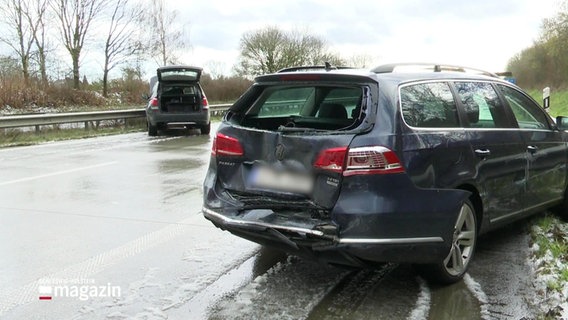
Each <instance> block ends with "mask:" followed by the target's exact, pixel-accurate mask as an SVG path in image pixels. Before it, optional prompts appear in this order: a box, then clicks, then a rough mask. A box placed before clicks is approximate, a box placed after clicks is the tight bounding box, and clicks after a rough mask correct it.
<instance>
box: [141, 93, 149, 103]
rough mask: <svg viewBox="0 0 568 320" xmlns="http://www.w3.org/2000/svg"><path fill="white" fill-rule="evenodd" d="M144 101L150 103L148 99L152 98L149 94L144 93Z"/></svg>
mask: <svg viewBox="0 0 568 320" xmlns="http://www.w3.org/2000/svg"><path fill="white" fill-rule="evenodd" d="M142 99H144V100H146V101H148V99H150V96H149V95H148V94H147V93H143V94H142Z"/></svg>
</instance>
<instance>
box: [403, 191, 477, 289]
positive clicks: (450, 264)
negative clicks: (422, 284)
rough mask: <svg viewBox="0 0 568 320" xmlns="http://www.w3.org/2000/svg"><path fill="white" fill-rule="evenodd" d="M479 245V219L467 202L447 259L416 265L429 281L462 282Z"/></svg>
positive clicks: (440, 282)
mask: <svg viewBox="0 0 568 320" xmlns="http://www.w3.org/2000/svg"><path fill="white" fill-rule="evenodd" d="M476 245H477V219H476V213H475V208H474V207H473V205H472V204H471V202H470V201H469V200H466V201H465V202H464V203H463V205H462V207H461V209H460V213H459V214H458V218H457V219H456V223H455V225H454V232H453V239H452V247H451V248H450V252H449V253H448V255H447V256H446V258H445V259H444V260H442V261H440V262H438V263H435V264H425V265H415V266H414V267H415V269H416V270H417V272H418V273H419V274H420V275H421V276H422V277H423V278H424V279H426V280H427V281H429V282H433V283H437V284H452V283H455V282H457V281H460V280H461V279H462V278H463V276H464V275H465V273H466V272H467V269H468V267H469V263H470V262H471V259H473V255H474V252H475V247H476Z"/></svg>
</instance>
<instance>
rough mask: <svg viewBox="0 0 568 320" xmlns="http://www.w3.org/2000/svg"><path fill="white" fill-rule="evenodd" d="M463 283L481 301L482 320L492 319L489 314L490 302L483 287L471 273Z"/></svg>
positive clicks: (464, 278) (465, 277)
mask: <svg viewBox="0 0 568 320" xmlns="http://www.w3.org/2000/svg"><path fill="white" fill-rule="evenodd" d="M463 281H464V283H465V285H466V286H467V288H468V289H469V291H471V293H473V295H474V296H475V297H476V298H477V300H479V304H480V309H481V319H491V315H490V314H489V300H488V299H487V295H486V294H485V292H483V289H481V285H480V284H479V283H478V282H477V281H475V280H474V279H473V278H472V277H471V276H470V275H469V273H468V274H466V275H465V276H464V277H463Z"/></svg>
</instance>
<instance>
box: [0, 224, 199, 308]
mask: <svg viewBox="0 0 568 320" xmlns="http://www.w3.org/2000/svg"><path fill="white" fill-rule="evenodd" d="M193 220H195V218H193V217H192V218H187V219H184V220H182V221H179V222H178V224H173V225H170V226H167V227H164V228H162V229H160V230H157V231H154V232H152V233H149V234H146V235H144V236H142V237H140V238H138V239H135V240H132V241H130V242H128V243H126V244H124V245H122V246H120V247H117V248H114V249H112V250H109V251H107V252H104V253H101V254H99V255H97V256H94V257H92V258H90V259H87V260H85V261H83V262H80V263H77V264H74V265H71V266H69V267H67V268H64V269H62V270H61V271H59V272H56V273H53V274H49V275H46V276H45V277H43V278H42V279H86V278H89V277H90V276H92V275H94V274H96V273H98V272H101V271H103V270H105V269H107V268H109V267H110V266H112V265H115V264H117V263H118V262H120V261H123V260H125V259H126V258H129V257H132V256H134V255H137V254H139V253H141V252H143V251H146V250H148V249H150V248H153V247H156V246H157V245H159V244H162V243H165V242H167V241H170V240H172V239H174V238H175V237H177V236H179V235H181V234H183V233H187V232H189V231H190V230H191V223H192V222H194V221H193ZM42 279H39V280H36V281H33V282H30V283H28V284H26V285H23V286H21V287H19V288H15V289H13V290H9V291H8V290H4V291H0V318H1V316H2V314H3V313H6V312H7V311H9V310H12V309H13V308H15V307H17V306H20V305H23V304H27V303H30V302H33V301H37V300H38V288H39V286H41V280H42Z"/></svg>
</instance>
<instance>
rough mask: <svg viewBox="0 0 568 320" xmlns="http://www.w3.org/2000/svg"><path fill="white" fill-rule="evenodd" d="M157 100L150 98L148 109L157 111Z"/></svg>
mask: <svg viewBox="0 0 568 320" xmlns="http://www.w3.org/2000/svg"><path fill="white" fill-rule="evenodd" d="M158 105H159V103H158V98H156V97H154V98H152V100H150V108H152V109H158Z"/></svg>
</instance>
